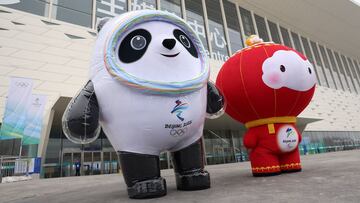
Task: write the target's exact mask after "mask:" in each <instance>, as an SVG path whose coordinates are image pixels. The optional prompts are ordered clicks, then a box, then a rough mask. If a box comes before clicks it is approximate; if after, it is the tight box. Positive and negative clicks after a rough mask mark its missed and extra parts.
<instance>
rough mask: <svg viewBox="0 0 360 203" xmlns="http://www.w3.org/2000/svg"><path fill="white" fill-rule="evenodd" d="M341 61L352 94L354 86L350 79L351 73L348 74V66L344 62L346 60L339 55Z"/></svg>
mask: <svg viewBox="0 0 360 203" xmlns="http://www.w3.org/2000/svg"><path fill="white" fill-rule="evenodd" d="M341 59H342V61H343V64H344V69H345V75H346V78H347V81H348V84H349V87H350V90H351V91H352V92H354V91H355V86H354V82H353V80H352V77H351V73H350V70H349V65H348V64H347V61H346V58H345V56H344V55H341Z"/></svg>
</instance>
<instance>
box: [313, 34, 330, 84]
mask: <svg viewBox="0 0 360 203" xmlns="http://www.w3.org/2000/svg"><path fill="white" fill-rule="evenodd" d="M310 45H311V48H312V51H313V54H314V57H315V60H316V63H314V64H315V68H316V72H317V74H318V75H317V76H318V77H319V78H318V80H319V82H320V85H322V86H325V87H329V85H328V84H327V80H326V77H325V74H324V71H323V64H322V61H321V58H320V53H319V50H318V48H317V46H316V43H315V42H313V41H310Z"/></svg>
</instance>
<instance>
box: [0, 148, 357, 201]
mask: <svg viewBox="0 0 360 203" xmlns="http://www.w3.org/2000/svg"><path fill="white" fill-rule="evenodd" d="M302 163H303V172H301V173H295V174H283V175H280V176H275V177H266V178H255V177H252V176H251V174H250V163H249V162H246V163H235V164H225V165H215V166H208V167H207V169H208V170H209V172H210V173H211V178H212V179H211V181H212V187H211V189H208V190H203V191H196V192H183V191H177V190H176V186H175V181H174V175H173V171H172V170H164V171H162V175H163V177H165V178H166V179H167V183H168V194H167V196H165V197H162V198H157V199H150V200H129V199H128V198H127V193H126V186H125V183H124V181H123V179H122V177H121V175H117V174H116V175H99V176H87V177H71V178H56V179H45V180H44V179H43V180H33V181H27V182H17V183H8V184H0V202H1V203H3V202H4V203H5V202H11V203H15V202H16V203H20V202H27V203H28V202H30V203H32V202H34V203H48V202H49V203H50V202H51V203H57V202H64V203H83V202H84V203H92V202H98V203H102V202H207V203H210V202H221V203H225V202H360V151H359V150H353V151H344V152H335V153H326V154H319V155H308V156H303V157H302Z"/></svg>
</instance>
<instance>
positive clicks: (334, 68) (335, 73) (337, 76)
mask: <svg viewBox="0 0 360 203" xmlns="http://www.w3.org/2000/svg"><path fill="white" fill-rule="evenodd" d="M326 52H327V55H328V57H329V60H330V63H331V68H332V69H331V70H332V74H333V76H334V77H333V78H334V82H335V85H336V88H337V89H340V90H344V87H343V85H342V84H341V81H340V74H339V71H338V68H337V65H336V62H335V58H334V55H333V53H332V51H331V50H330V49H328V48H326Z"/></svg>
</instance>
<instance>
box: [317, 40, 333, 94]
mask: <svg viewBox="0 0 360 203" xmlns="http://www.w3.org/2000/svg"><path fill="white" fill-rule="evenodd" d="M319 49H320V54H321V56H322V59H323V61H324V66H323V68H324V71H325V75H326V78H327V81H328V83H329V87H330V88H336V87H335V83H334V80H333V76H332V74H331V69H330V63H329V60H328V58H327V56H326V52H325V49H324V47H323V46H321V45H319Z"/></svg>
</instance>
